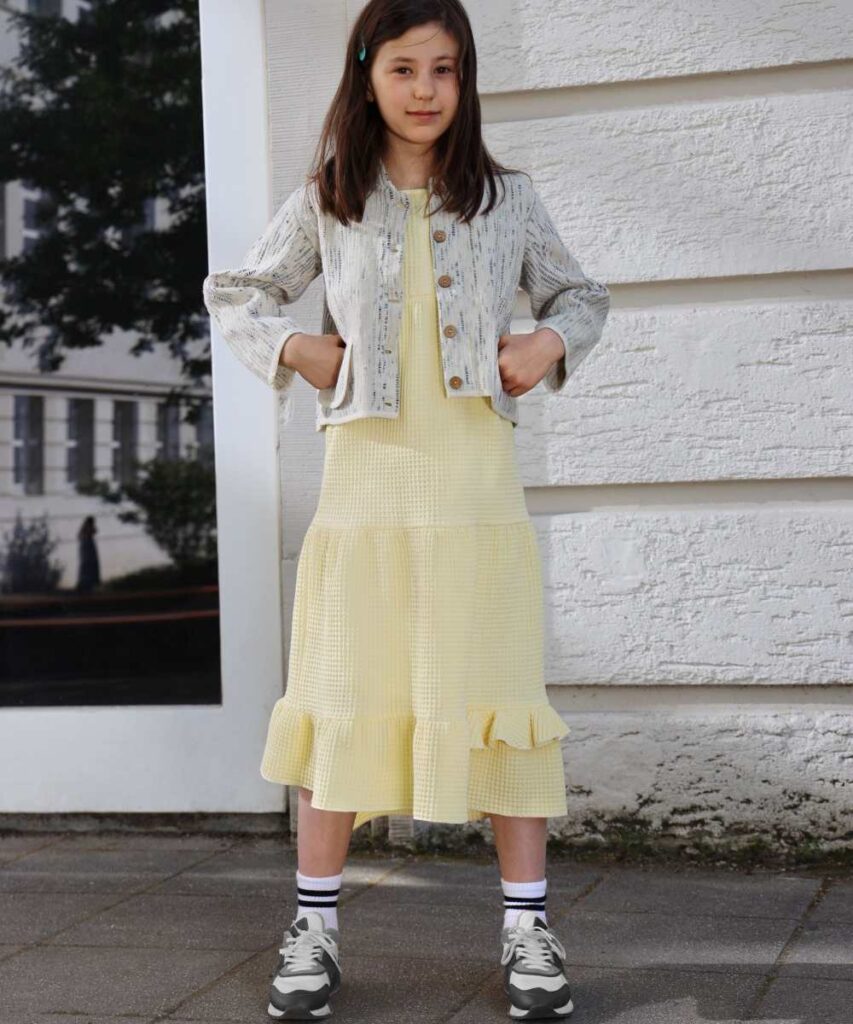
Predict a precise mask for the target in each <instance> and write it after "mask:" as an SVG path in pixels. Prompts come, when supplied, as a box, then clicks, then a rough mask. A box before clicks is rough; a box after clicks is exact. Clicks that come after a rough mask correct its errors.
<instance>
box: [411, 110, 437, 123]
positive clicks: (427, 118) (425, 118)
mask: <svg viewBox="0 0 853 1024" xmlns="http://www.w3.org/2000/svg"><path fill="white" fill-rule="evenodd" d="M409 117H414V118H417V119H418V120H419V121H430V120H432V118H434V117H438V113H437V112H435V113H432V112H425V113H417V112H413V111H409Z"/></svg>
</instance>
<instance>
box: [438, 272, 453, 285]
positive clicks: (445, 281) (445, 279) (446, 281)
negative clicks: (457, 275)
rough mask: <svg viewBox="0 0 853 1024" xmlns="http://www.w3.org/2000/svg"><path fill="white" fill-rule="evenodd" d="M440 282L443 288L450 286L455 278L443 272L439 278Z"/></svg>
mask: <svg viewBox="0 0 853 1024" xmlns="http://www.w3.org/2000/svg"><path fill="white" fill-rule="evenodd" d="M438 283H439V284H440V285H441V287H442V288H449V287H450V285H451V284H452V283H453V278H452V277H451V276H450V275H449V274H442V275H441V277H440V278H439V279H438Z"/></svg>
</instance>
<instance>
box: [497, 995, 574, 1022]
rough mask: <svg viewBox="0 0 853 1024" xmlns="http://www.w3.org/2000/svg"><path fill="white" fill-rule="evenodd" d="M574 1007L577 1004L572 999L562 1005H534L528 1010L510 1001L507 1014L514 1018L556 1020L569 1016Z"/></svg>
mask: <svg viewBox="0 0 853 1024" xmlns="http://www.w3.org/2000/svg"><path fill="white" fill-rule="evenodd" d="M574 1008H575V1006H574V1003H573V1002H572V1001H571V999H570V1000H569V1001H568V1002H567V1003H564V1004H563V1005H562V1006H543V1007H533V1008H531V1009H527V1010H525V1009H522V1008H521V1007H519V1006H515V1005H514V1004H513V1003H510V1004H509V1010H508V1011H507V1016H508V1017H511V1018H512V1019H513V1020H555V1019H557V1018H562V1017H568V1016H569V1014H570V1013H571V1012H572V1011H573V1010H574Z"/></svg>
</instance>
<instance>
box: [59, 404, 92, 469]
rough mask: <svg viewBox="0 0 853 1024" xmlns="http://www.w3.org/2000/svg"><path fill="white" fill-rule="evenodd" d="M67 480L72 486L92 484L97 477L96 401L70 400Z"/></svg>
mask: <svg viewBox="0 0 853 1024" xmlns="http://www.w3.org/2000/svg"><path fill="white" fill-rule="evenodd" d="M67 446H68V448H67V462H66V470H67V478H68V482H69V483H72V484H86V483H91V481H92V480H93V479H94V476H95V401H94V399H92V398H69V399H68V439H67Z"/></svg>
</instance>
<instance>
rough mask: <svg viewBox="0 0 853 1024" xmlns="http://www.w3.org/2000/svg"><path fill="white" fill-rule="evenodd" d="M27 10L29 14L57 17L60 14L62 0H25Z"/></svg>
mask: <svg viewBox="0 0 853 1024" xmlns="http://www.w3.org/2000/svg"><path fill="white" fill-rule="evenodd" d="M27 10H28V11H29V12H30V14H42V15H45V16H47V15H53V16H54V17H58V16H59V15H60V14H62V0H27Z"/></svg>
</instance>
